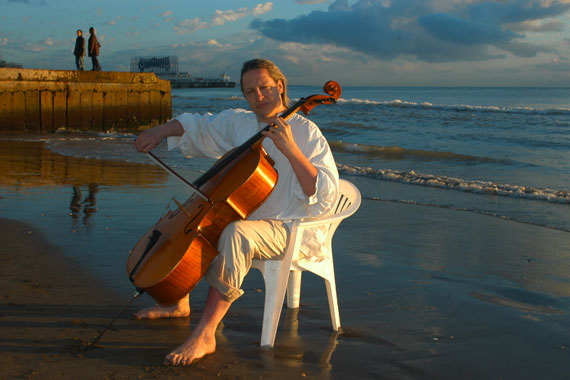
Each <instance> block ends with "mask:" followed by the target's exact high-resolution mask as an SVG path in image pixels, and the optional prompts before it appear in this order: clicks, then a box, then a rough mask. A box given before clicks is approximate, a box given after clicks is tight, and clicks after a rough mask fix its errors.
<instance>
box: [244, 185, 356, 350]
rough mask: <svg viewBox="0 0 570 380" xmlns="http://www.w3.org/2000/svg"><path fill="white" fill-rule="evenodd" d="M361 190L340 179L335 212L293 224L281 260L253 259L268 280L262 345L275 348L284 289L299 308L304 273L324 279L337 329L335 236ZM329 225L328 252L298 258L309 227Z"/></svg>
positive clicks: (288, 297) (335, 329)
mask: <svg viewBox="0 0 570 380" xmlns="http://www.w3.org/2000/svg"><path fill="white" fill-rule="evenodd" d="M360 201H361V197H360V192H359V191H358V189H357V188H356V186H354V185H353V184H352V183H351V182H349V181H346V180H343V179H341V180H340V192H339V200H338V202H337V205H336V207H335V210H334V214H333V215H329V216H325V217H320V218H305V219H299V220H295V221H293V223H292V228H291V236H290V239H289V243H288V245H287V249H286V251H285V255H284V256H283V259H280V260H253V263H252V267H254V268H256V269H259V270H260V271H261V274H262V275H263V280H264V281H265V306H264V310H263V325H262V331H261V346H262V347H265V346H269V347H273V344H274V343H275V335H276V333H277V326H278V324H279V317H280V316H281V310H282V308H283V301H284V298H285V291H286V290H287V307H288V308H290V309H295V308H298V307H299V298H300V293H301V274H302V272H303V271H310V272H313V273H315V274H317V275H318V276H320V277H322V278H323V279H324V280H325V285H326V289H327V296H328V299H329V309H330V313H331V320H332V328H333V330H334V331H338V329H339V328H340V317H339V312H338V301H337V296H336V283H335V278H334V266H333V258H332V245H331V243H332V237H333V235H334V232H335V231H336V229H337V227H338V225H339V224H340V222H341V221H342V220H343V219H345V218H347V217H349V216H351V215H352V214H354V213H355V212H356V210H358V208H359V207H360ZM322 225H328V226H329V230H328V234H327V238H326V240H325V243H324V244H326V245H327V247H326V248H328V250H327V252H328V255H327V256H326V257H325V258H323V259H319V260H318V261H313V260H310V259H299V247H300V245H301V240H302V237H303V231H304V230H305V229H306V228H310V227H315V226H322Z"/></svg>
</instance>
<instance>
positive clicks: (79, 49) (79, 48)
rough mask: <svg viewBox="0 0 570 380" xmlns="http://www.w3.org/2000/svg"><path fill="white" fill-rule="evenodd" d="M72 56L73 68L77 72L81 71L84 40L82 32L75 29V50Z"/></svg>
mask: <svg viewBox="0 0 570 380" xmlns="http://www.w3.org/2000/svg"><path fill="white" fill-rule="evenodd" d="M73 55H75V66H76V67H77V70H79V71H83V70H84V64H83V57H84V56H85V38H83V31H82V30H81V29H77V38H76V39H75V49H74V50H73Z"/></svg>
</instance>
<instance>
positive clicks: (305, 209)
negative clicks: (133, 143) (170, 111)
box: [167, 109, 338, 256]
mask: <svg viewBox="0 0 570 380" xmlns="http://www.w3.org/2000/svg"><path fill="white" fill-rule="evenodd" d="M176 119H177V120H178V121H179V122H180V123H181V124H182V126H183V127H184V135H182V136H170V137H168V140H167V141H168V149H169V150H171V149H174V148H176V147H179V148H180V150H181V151H182V153H183V154H185V155H186V156H188V157H210V158H220V157H221V156H222V155H223V154H225V153H226V152H227V151H229V150H231V149H233V148H235V147H237V146H239V145H241V144H242V143H244V142H245V141H247V140H248V139H249V138H250V137H252V136H253V135H255V134H256V133H257V132H259V131H260V130H261V129H263V128H264V127H265V126H266V124H263V123H259V122H258V121H257V118H256V116H255V114H254V113H253V112H251V111H246V110H243V109H230V110H226V111H223V112H221V113H219V114H210V113H207V114H203V115H202V114H189V113H185V114H182V115H180V116H178V117H177V118H176ZM287 122H288V123H289V124H290V125H291V132H292V134H293V139H294V140H295V142H296V143H297V145H298V146H299V149H300V150H301V152H303V154H304V155H305V156H306V157H307V158H308V159H309V161H310V162H311V163H312V164H313V165H314V166H315V167H316V168H317V185H316V191H315V194H313V195H311V196H307V195H306V194H305V193H304V192H303V190H302V188H301V185H300V184H299V181H298V179H297V176H296V175H295V172H294V171H293V168H292V167H291V164H290V163H289V160H287V158H286V157H285V156H284V155H283V153H281V151H279V149H277V147H276V146H275V144H274V143H273V141H272V140H271V139H269V138H265V139H263V143H262V144H263V147H264V149H265V150H266V152H267V154H269V156H270V157H271V159H272V160H273V161H274V162H275V165H274V167H275V169H276V170H277V172H278V180H277V184H276V185H275V188H274V189H273V192H272V193H271V195H270V196H269V198H268V199H267V200H266V201H265V202H264V203H263V204H262V205H261V206H260V207H259V208H258V209H257V210H255V211H254V212H253V213H252V214H251V215H250V217H249V218H248V219H250V220H260V219H276V220H284V221H289V220H292V219H301V218H305V217H308V216H321V215H326V214H328V213H329V212H330V210H331V209H332V207H333V205H334V204H335V202H336V197H337V192H338V171H337V168H336V164H335V161H334V158H333V156H332V152H331V150H330V147H329V145H328V143H327V141H326V139H325V138H324V136H323V135H322V133H321V131H320V130H319V128H318V127H317V126H316V125H315V124H314V123H313V122H312V121H310V120H308V119H306V118H304V117H303V116H301V115H298V114H294V115H292V116H291V117H290V118H289V119H288V120H287ZM306 232H308V233H306V234H304V235H303V244H304V248H302V251H303V252H304V253H305V254H308V255H311V256H313V255H316V256H321V255H323V254H325V252H322V251H321V243H322V242H323V241H324V239H325V236H324V235H325V234H324V231H319V230H315V229H313V230H312V231H306ZM323 248H324V247H323Z"/></svg>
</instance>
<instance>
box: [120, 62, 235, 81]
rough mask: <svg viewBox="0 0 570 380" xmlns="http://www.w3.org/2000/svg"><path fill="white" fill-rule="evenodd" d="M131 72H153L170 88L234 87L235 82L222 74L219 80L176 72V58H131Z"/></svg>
mask: <svg viewBox="0 0 570 380" xmlns="http://www.w3.org/2000/svg"><path fill="white" fill-rule="evenodd" d="M131 72H138V73H147V72H153V73H155V74H156V76H157V77H159V78H160V79H165V80H168V81H170V85H171V87H172V88H210V87H232V88H233V87H235V86H236V82H232V81H231V80H230V77H229V75H226V73H223V74H222V75H220V77H219V78H199V77H193V76H192V75H191V74H190V73H186V72H182V73H181V72H179V71H178V57H177V56H168V57H133V58H131Z"/></svg>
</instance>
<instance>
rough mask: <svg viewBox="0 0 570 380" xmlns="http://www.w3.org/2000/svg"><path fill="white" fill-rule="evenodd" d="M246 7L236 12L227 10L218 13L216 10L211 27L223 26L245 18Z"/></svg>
mask: <svg viewBox="0 0 570 380" xmlns="http://www.w3.org/2000/svg"><path fill="white" fill-rule="evenodd" d="M247 14H248V12H247V7H245V8H240V9H238V10H235V11H233V10H228V11H220V10H216V12H215V13H214V15H213V16H212V25H215V26H220V25H224V24H225V23H226V22H232V21H237V20H239V19H240V18H243V17H245V16H247Z"/></svg>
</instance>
